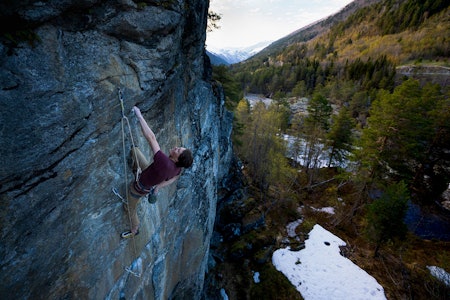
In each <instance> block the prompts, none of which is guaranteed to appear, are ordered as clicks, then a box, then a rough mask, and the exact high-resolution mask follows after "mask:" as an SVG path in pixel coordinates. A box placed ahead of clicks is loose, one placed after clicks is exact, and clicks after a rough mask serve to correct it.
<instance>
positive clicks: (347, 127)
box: [213, 0, 450, 299]
mask: <svg viewBox="0 0 450 300" xmlns="http://www.w3.org/2000/svg"><path fill="white" fill-rule="evenodd" d="M331 23H332V24H333V25H332V26H329V27H328V28H327V29H324V30H316V31H314V30H312V29H314V28H307V29H305V32H306V31H307V32H311V31H314V32H316V33H315V34H308V35H305V32H297V33H295V34H296V36H289V38H288V39H286V40H289V41H290V42H289V43H288V44H286V43H281V42H278V43H277V42H275V43H273V44H272V45H271V46H269V47H268V48H266V49H265V50H263V51H262V52H260V53H259V54H257V55H255V56H254V57H252V58H250V59H248V60H247V61H244V62H241V63H238V64H235V65H231V66H214V67H213V79H214V80H216V81H218V82H220V83H221V84H222V86H223V88H224V91H225V96H226V106H227V108H228V109H230V110H232V111H233V112H234V134H233V143H234V147H235V152H236V154H237V156H238V159H239V161H240V163H241V164H242V173H243V178H244V182H245V185H246V191H247V193H246V194H245V196H243V197H244V199H243V200H242V201H243V203H244V206H245V207H246V208H245V209H244V210H245V217H244V218H243V219H244V220H245V219H246V218H256V216H262V217H263V219H264V222H265V226H261V227H258V228H256V229H254V230H252V231H249V232H247V233H246V234H243V235H242V236H241V237H240V238H239V239H230V240H228V241H226V243H225V245H224V246H223V247H225V248H226V251H225V250H223V251H225V252H227V253H228V254H227V255H228V256H229V257H231V259H230V260H231V262H228V263H224V264H222V265H221V266H218V268H219V269H220V272H222V273H224V274H226V273H227V272H231V271H233V272H237V273H238V274H241V273H245V272H248V269H246V268H243V269H241V270H239V271H238V270H237V269H239V268H238V266H240V265H242V263H243V262H246V263H247V264H251V265H253V268H254V269H258V270H260V272H261V276H266V278H270V281H271V282H272V286H270V285H269V286H267V285H266V286H264V285H259V286H257V285H254V284H253V285H252V284H249V283H245V282H243V281H242V280H241V279H239V278H241V277H237V278H235V279H234V280H230V281H229V282H226V283H225V284H227V285H228V286H229V288H230V289H234V290H236V291H237V292H236V293H237V294H238V295H240V296H242V297H247V298H250V299H298V297H299V296H298V295H297V294H296V293H295V292H296V291H295V288H293V287H290V286H289V282H287V283H286V280H285V279H283V278H282V276H283V275H281V274H277V273H279V272H276V271H275V270H274V269H273V267H271V266H270V260H267V259H263V258H264V257H267V256H268V253H269V252H270V251H271V250H273V249H274V248H273V247H274V246H277V247H280V245H281V244H280V242H279V241H278V240H277V237H278V236H280V235H281V232H283V230H285V228H284V227H285V225H286V224H287V223H289V222H292V221H294V220H296V219H298V218H300V217H301V218H303V220H304V221H303V223H302V225H300V226H299V228H298V229H297V233H298V234H299V235H300V236H303V237H304V239H306V238H307V233H308V232H309V230H310V229H311V228H312V226H313V225H314V224H316V223H319V224H321V225H322V226H324V227H326V228H328V229H329V230H330V231H332V232H334V233H335V234H337V235H339V236H340V237H341V238H343V239H344V240H346V241H348V247H347V248H346V249H343V252H344V253H345V255H346V257H348V258H349V259H351V260H352V261H354V262H355V263H357V264H358V265H359V266H360V267H361V268H363V269H364V270H366V271H367V272H368V273H370V274H372V275H373V276H374V277H375V278H376V279H377V281H378V282H379V283H380V284H381V285H382V286H383V287H384V289H385V293H386V296H387V298H388V299H449V298H448V297H449V295H450V288H449V287H448V286H445V284H443V283H442V282H440V281H438V280H436V279H435V278H433V277H432V276H431V275H430V274H429V272H428V271H427V269H426V266H427V265H439V266H440V267H442V268H444V269H445V270H446V271H447V272H450V240H445V239H439V238H436V239H425V238H421V237H419V236H417V235H415V234H414V233H413V232H411V230H408V227H407V224H405V222H404V219H405V215H406V214H407V210H408V206H409V205H410V204H409V203H414V204H417V205H419V206H420V207H421V208H422V209H424V210H429V211H433V212H436V213H438V214H440V215H444V216H446V218H447V221H449V222H450V217H449V216H450V205H448V204H446V203H445V201H444V200H445V199H444V198H443V197H442V195H443V193H444V192H445V191H446V190H447V189H448V187H449V183H450V148H449V147H450V122H449V121H448V120H450V97H449V96H450V90H449V81H448V80H449V78H448V77H449V75H448V74H450V73H449V71H450V60H449V59H450V34H449V33H450V6H449V3H448V2H447V1H444V0H436V1H432V0H427V1H417V0H416V1H414V0H403V1H400V0H382V1H373V4H367V5H361V7H360V8H358V9H356V10H355V11H354V12H353V13H352V14H350V15H348V16H347V17H346V18H344V19H343V20H340V21H334V19H333V16H331V17H330V18H328V19H326V20H323V21H322V23H319V24H316V25H312V26H317V27H321V28H326V26H324V24H331ZM308 30H309V31H308ZM404 70H410V71H409V73H408V72H405V71H404ZM411 70H412V71H411ZM436 70H438V71H436ZM442 70H443V71H444V72H447V73H445V74H447V75H445V76H442V75H441V73H440V71H442ZM247 94H257V95H261V96H263V97H267V98H270V99H272V102H271V104H270V105H265V104H264V103H263V102H257V103H250V102H249V101H248V100H246V98H245V97H244V95H247ZM293 107H296V108H297V109H293ZM299 107H300V108H303V109H298V108H299ZM299 157H301V159H298V158H299ZM447 200H448V199H447ZM446 205H447V206H446ZM328 206H331V207H334V208H335V214H334V215H331V216H330V215H327V214H325V213H318V212H316V211H315V210H314V209H312V207H316V208H317V207H328ZM298 207H303V209H302V213H301V215H300V213H299V212H298ZM243 222H244V221H243ZM249 244H251V245H253V246H252V247H248V245H249ZM290 246H291V247H293V248H296V247H298V248H299V249H301V247H302V241H300V242H299V241H297V240H296V241H294V240H291V241H290ZM250 248H251V249H250ZM236 253H239V255H237V256H236ZM230 276H231V275H230ZM262 295H264V297H262ZM260 297H261V298H260ZM240 299H244V298H240Z"/></svg>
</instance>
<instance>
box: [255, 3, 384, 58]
mask: <svg viewBox="0 0 450 300" xmlns="http://www.w3.org/2000/svg"><path fill="white" fill-rule="evenodd" d="M380 1H381V0H355V1H353V2H351V3H349V4H347V5H346V6H345V7H344V8H342V9H341V10H340V11H338V12H337V13H335V14H333V15H330V16H328V17H325V18H323V19H320V20H318V21H315V22H314V23H311V24H309V25H306V26H304V27H302V28H300V29H297V30H296V31H294V32H292V33H290V34H289V35H287V36H285V37H283V38H281V39H279V40H277V41H275V42H273V43H272V44H270V45H269V46H268V47H266V48H265V49H263V50H262V51H260V52H258V53H257V54H256V55H255V57H266V56H270V55H273V54H274V53H277V52H278V51H280V50H283V49H284V48H286V47H288V46H289V45H292V44H295V43H300V42H307V41H309V40H312V39H314V38H315V37H316V36H318V35H320V34H322V33H324V32H325V31H327V30H329V29H330V28H331V27H333V26H334V25H335V24H337V23H339V22H341V21H343V20H345V19H346V18H347V17H348V16H350V15H351V14H353V13H354V12H355V11H357V10H358V9H360V8H363V7H365V6H369V5H372V4H375V3H378V2H380Z"/></svg>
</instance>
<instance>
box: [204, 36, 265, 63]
mask: <svg viewBox="0 0 450 300" xmlns="http://www.w3.org/2000/svg"><path fill="white" fill-rule="evenodd" d="M270 43H271V41H264V42H260V43H257V44H255V45H252V46H248V47H230V48H223V49H217V48H211V49H210V48H207V53H208V55H209V57H210V59H211V63H212V64H213V65H220V64H224V65H231V64H235V63H239V62H241V61H244V60H246V59H248V58H250V57H252V56H254V55H255V54H257V53H258V52H260V51H261V50H263V49H264V48H265V47H267V46H268V45H270Z"/></svg>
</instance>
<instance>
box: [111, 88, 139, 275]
mask: <svg viewBox="0 0 450 300" xmlns="http://www.w3.org/2000/svg"><path fill="white" fill-rule="evenodd" d="M118 96H119V101H120V107H121V110H122V119H121V125H122V152H123V169H124V181H125V197H122V196H121V195H120V194H119V193H118V191H117V190H116V189H115V188H113V193H114V194H116V195H117V196H118V197H119V198H120V199H121V200H122V202H124V203H125V204H126V206H127V212H128V220H129V222H130V228H132V226H133V223H132V221H131V214H130V210H129V205H128V204H129V199H128V195H129V192H128V189H129V186H128V180H127V174H128V172H127V157H126V155H127V154H126V147H125V139H126V135H125V122H126V124H127V126H128V133H129V135H130V140H131V144H132V146H133V149H134V148H135V147H136V145H135V144H134V139H133V134H132V132H131V126H130V121H129V120H128V118H127V116H126V115H125V109H124V105H123V97H122V91H121V90H120V88H119V89H118ZM133 153H134V156H135V157H134V161H135V163H136V165H137V170H136V181H138V180H139V176H140V174H141V168H140V165H139V160H138V159H137V154H136V151H133ZM132 239H133V249H134V257H135V258H136V257H137V247H136V240H135V236H134V235H133V237H132ZM125 270H126V271H127V272H128V273H131V274H133V275H134V276H136V277H141V274H139V273H136V272H133V271H132V270H131V268H130V267H125Z"/></svg>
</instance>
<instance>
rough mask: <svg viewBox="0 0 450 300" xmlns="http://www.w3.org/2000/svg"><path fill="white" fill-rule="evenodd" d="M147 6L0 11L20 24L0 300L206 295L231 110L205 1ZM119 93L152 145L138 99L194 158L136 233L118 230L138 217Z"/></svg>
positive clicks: (3, 98) (4, 154)
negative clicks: (210, 54)
mask: <svg viewBox="0 0 450 300" xmlns="http://www.w3.org/2000/svg"><path fill="white" fill-rule="evenodd" d="M145 3H147V4H145ZM145 3H144V2H141V3H139V4H135V3H134V2H132V1H127V0H117V1H94V0H91V1H74V0H73V1H69V0H65V1H59V0H58V1H45V2H40V1H21V2H18V1H16V2H15V3H9V1H8V3H7V4H9V5H6V4H2V5H1V6H0V8H2V9H3V10H0V11H2V12H3V13H2V14H3V15H2V16H1V17H4V18H6V19H8V20H12V21H11V22H12V23H10V26H9V27H8V28H7V29H6V34H3V35H2V36H1V38H0V41H1V43H0V54H1V56H0V66H1V67H0V87H1V88H0V104H1V114H0V118H1V122H0V126H1V127H0V128H1V129H0V132H1V135H0V142H1V150H0V151H1V153H0V157H1V166H0V167H1V168H0V183H1V185H0V193H1V194H0V197H1V199H0V200H1V201H0V205H1V209H0V224H1V231H0V234H1V243H0V258H1V260H0V266H1V273H0V274H1V275H0V282H1V284H0V298H1V299H119V298H121V297H122V298H126V299H198V298H199V295H200V293H201V290H202V287H203V280H204V274H205V270H206V265H207V257H208V249H209V243H210V238H211V235H212V231H213V223H214V218H215V210H216V201H217V200H216V199H217V189H218V187H219V186H220V183H221V180H222V177H223V176H224V175H226V174H227V172H228V166H229V162H230V159H231V155H232V149H231V142H230V133H231V124H232V122H231V115H230V114H229V113H228V112H226V111H225V110H224V108H223V95H222V92H221V90H220V89H219V88H215V87H214V86H213V85H211V83H210V82H209V81H208V78H207V77H208V76H207V74H208V73H209V72H210V71H209V69H208V68H209V66H205V60H204V57H205V53H204V41H205V28H206V21H207V9H208V1H202V0H185V1H181V0H175V1H146V2H145ZM5 5H6V6H7V9H6V8H5V7H3V6H5ZM16 21H17V23H14V22H16ZM18 24H20V25H18ZM19 32H26V33H27V35H26V37H25V38H24V37H23V35H19V34H18V33H19ZM119 88H120V90H121V91H122V95H123V100H124V107H125V116H126V117H127V118H128V119H129V121H130V125H131V132H132V136H133V138H134V142H135V143H136V144H138V145H139V147H140V148H141V149H142V150H143V152H144V153H148V154H150V150H149V147H148V144H147V143H146V141H145V139H144V138H143V136H142V134H141V132H140V128H139V126H138V123H137V121H136V119H135V117H134V116H133V114H132V113H131V108H132V107H133V106H134V105H138V106H139V107H140V108H141V110H142V111H143V114H144V117H145V118H146V119H147V121H148V123H149V125H150V127H152V129H154V131H155V133H156V135H157V138H158V141H159V143H160V145H161V148H162V150H163V151H165V152H167V151H168V150H169V149H170V148H171V147H173V146H176V145H182V146H184V147H188V148H191V149H192V150H193V153H194V164H193V166H192V168H190V169H187V170H184V172H183V174H182V176H181V178H180V180H179V181H178V182H177V183H175V184H173V185H171V186H169V187H166V188H164V189H162V191H161V192H160V194H159V196H158V201H157V202H156V204H150V203H148V202H147V201H146V199H143V201H141V203H140V205H139V217H140V219H141V229H140V234H139V235H138V236H136V237H135V238H134V239H130V240H122V239H121V238H120V233H121V232H122V231H123V230H126V229H129V218H128V216H127V214H126V213H125V212H124V210H123V208H122V202H121V200H120V199H119V198H118V197H116V196H115V195H114V194H113V193H112V188H113V187H116V188H117V189H118V190H119V191H120V192H121V193H122V194H125V187H126V185H127V184H128V183H129V182H130V180H132V178H133V175H132V173H131V170H130V169H129V167H128V166H127V163H126V162H124V152H125V154H126V155H128V151H129V149H130V147H131V139H130V134H129V132H128V126H127V124H126V122H124V124H125V127H124V132H125V151H124V150H123V143H122V131H123V130H122V121H123V120H125V119H122V114H121V106H120V102H119V97H118V89H119ZM136 275H138V276H136Z"/></svg>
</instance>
